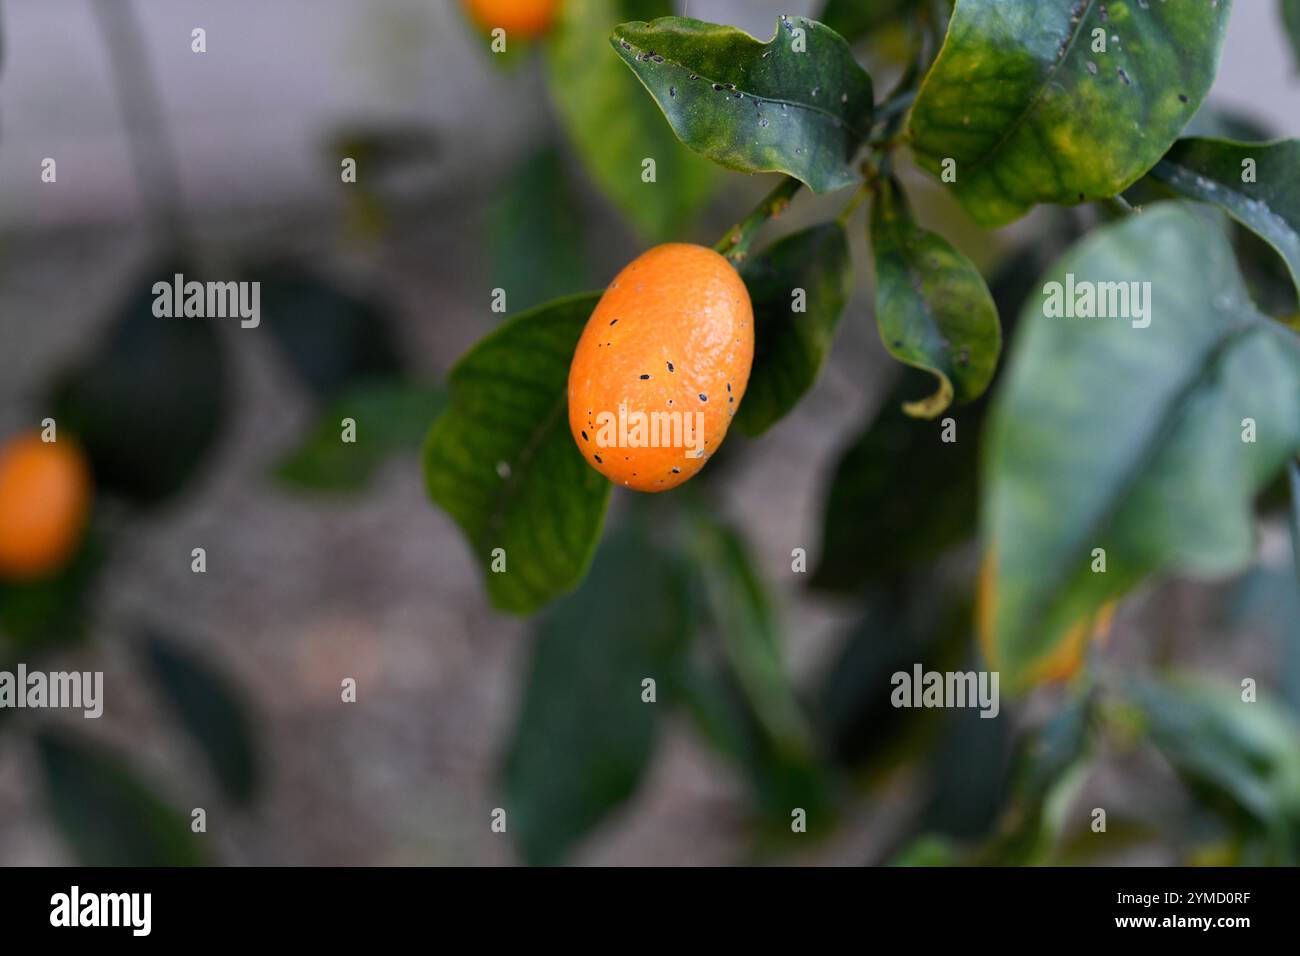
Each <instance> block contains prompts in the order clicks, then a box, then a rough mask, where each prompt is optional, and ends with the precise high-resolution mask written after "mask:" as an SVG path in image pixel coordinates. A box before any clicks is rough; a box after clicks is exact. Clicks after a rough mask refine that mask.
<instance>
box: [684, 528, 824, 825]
mask: <svg viewBox="0 0 1300 956" xmlns="http://www.w3.org/2000/svg"><path fill="white" fill-rule="evenodd" d="M687 552H688V554H689V556H690V563H689V565H688V568H687V569H688V571H689V573H690V579H691V582H692V583H693V584H694V585H695V586H696V590H695V591H694V592H693V595H692V596H693V598H694V604H693V605H692V612H691V620H692V622H693V623H694V625H695V626H696V627H697V628H699V629H701V630H705V631H707V632H708V633H710V634H711V635H713V636H714V637H715V638H716V643H715V645H714V650H715V656H716V658H717V662H716V664H715V666H714V667H712V668H711V669H706V668H703V667H700V666H698V665H697V666H695V667H694V668H693V669H692V670H690V671H689V672H688V673H687V676H686V678H685V679H684V682H683V687H682V694H683V697H684V699H685V702H686V705H687V708H688V710H689V712H690V713H691V716H692V717H693V718H694V719H695V720H696V722H697V724H698V725H699V726H700V728H701V730H703V732H704V734H705V736H706V738H707V739H709V741H710V742H711V743H712V744H713V745H714V746H715V747H717V748H718V749H719V750H720V751H721V752H722V753H723V754H724V755H725V756H727V757H728V758H729V759H731V760H732V761H733V762H734V763H735V764H737V766H739V767H740V769H741V770H742V771H743V772H744V773H745V776H746V778H747V779H748V781H749V783H750V786H751V788H752V790H753V793H754V796H755V799H756V802H757V804H758V809H759V811H760V814H761V816H762V821H761V823H762V834H761V835H762V836H763V837H764V838H765V840H766V842H768V843H778V842H785V840H786V839H787V838H788V837H789V836H790V834H791V830H790V819H791V817H790V813H791V810H792V809H793V808H795V807H799V808H802V809H803V810H804V811H805V813H806V814H807V819H806V823H807V832H808V833H810V834H818V833H828V832H830V830H831V829H832V827H833V823H834V807H833V802H832V794H831V789H830V781H829V779H828V777H827V774H826V773H825V771H824V769H823V768H822V766H821V764H820V763H819V761H818V759H817V754H816V752H815V745H814V741H813V736H812V728H811V725H810V723H809V721H808V719H807V716H806V714H805V713H804V709H803V706H802V704H801V703H800V701H799V700H798V697H797V695H796V693H795V690H794V687H793V686H792V683H791V681H790V678H789V677H788V676H787V674H786V667H785V663H784V661H783V656H784V655H783V651H784V648H783V644H784V641H783V635H782V633H781V622H780V619H779V615H778V614H777V612H776V609H775V607H774V606H773V604H772V602H771V600H770V599H769V597H768V592H767V588H766V587H765V585H764V583H763V581H762V580H761V578H760V577H759V574H758V572H757V569H756V568H755V567H754V564H753V560H752V558H751V557H750V554H749V552H748V549H747V548H746V546H745V544H744V542H743V541H742V540H741V538H740V536H739V535H738V534H737V533H736V532H735V531H734V530H733V529H732V528H731V527H729V526H727V525H725V524H722V523H720V522H719V521H717V520H715V519H713V518H712V517H711V516H710V515H708V514H705V513H696V514H694V515H692V516H691V520H690V531H689V533H688V541H687Z"/></svg>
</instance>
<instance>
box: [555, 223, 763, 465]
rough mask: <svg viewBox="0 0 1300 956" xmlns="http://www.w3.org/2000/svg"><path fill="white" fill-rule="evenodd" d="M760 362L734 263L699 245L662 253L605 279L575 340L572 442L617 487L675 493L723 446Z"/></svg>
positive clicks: (666, 247) (638, 260) (745, 296)
mask: <svg viewBox="0 0 1300 956" xmlns="http://www.w3.org/2000/svg"><path fill="white" fill-rule="evenodd" d="M753 361H754V310H753V306H752V305H751V303H750V301H749V290H747V289H746V288H745V283H744V282H743V281H742V280H741V278H740V276H739V275H738V274H737V273H736V270H735V269H734V268H732V265H731V263H729V262H728V261H727V260H726V259H724V258H723V257H722V256H720V255H719V254H718V253H716V252H714V251H713V250H712V249H706V248H705V247H704V246H694V245H687V244H684V243H668V244H666V245H662V246H656V247H655V248H653V249H651V250H649V251H648V252H646V253H643V254H642V255H640V256H638V257H637V258H636V259H634V260H632V262H630V263H629V264H628V265H627V267H626V268H625V269H624V270H623V271H622V272H620V273H619V274H618V276H617V277H616V278H615V279H614V281H613V282H611V283H610V285H609V288H608V289H606V290H605V294H604V295H603V296H602V297H601V299H600V303H599V304H598V305H597V306H596V311H594V312H593V313H592V314H591V318H590V319H588V320H587V327H586V328H585V329H584V330H583V333H582V338H581V339H579V341H578V348H577V350H576V351H575V353H574V356H573V364H572V366H571V367H570V369H569V428H570V430H571V431H572V432H573V440H574V441H576V442H577V443H578V449H579V450H580V451H581V452H582V456H583V457H584V458H586V459H587V461H589V462H590V463H591V464H592V466H593V467H594V468H595V469H596V470H597V471H599V472H600V473H601V474H602V475H604V476H605V477H606V478H608V479H609V480H610V481H613V482H615V483H617V484H620V485H623V486H624V487H627V488H633V489H635V490H637V491H667V490H668V489H669V488H675V487H677V486H678V485H680V484H681V483H682V482H684V481H686V480H687V479H689V478H690V477H691V476H692V475H694V474H695V473H696V472H698V471H699V470H700V469H701V468H703V467H704V463H705V461H707V460H708V458H709V456H710V455H712V454H713V453H714V452H716V451H717V450H718V446H719V445H721V444H722V439H723V438H724V437H725V436H726V434H727V428H728V426H730V424H731V419H732V416H734V415H735V414H736V409H737V408H739V407H740V400H741V399H742V398H743V397H744V395H745V386H746V385H747V384H748V382H749V369H750V366H751V365H752V364H753Z"/></svg>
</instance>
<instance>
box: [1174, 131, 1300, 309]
mask: <svg viewBox="0 0 1300 956" xmlns="http://www.w3.org/2000/svg"><path fill="white" fill-rule="evenodd" d="M1151 174H1152V175H1153V176H1155V177H1156V178H1157V179H1159V180H1160V181H1161V182H1164V183H1167V184H1168V185H1169V186H1170V187H1172V188H1173V189H1175V190H1176V191H1178V192H1180V193H1182V194H1183V195H1184V196H1190V197H1191V198H1192V199H1199V200H1201V201H1202V202H1208V203H1213V204H1214V205H1216V206H1218V207H1219V208H1221V209H1223V210H1224V211H1225V212H1227V213H1228V215H1230V216H1232V218H1233V219H1236V220H1237V221H1238V222H1240V223H1241V224H1242V225H1243V226H1246V227H1247V228H1249V229H1251V230H1252V231H1254V232H1255V233H1256V234H1257V235H1258V236H1259V237H1260V238H1262V239H1264V240H1265V241H1266V242H1267V243H1268V244H1269V245H1270V246H1272V247H1273V248H1274V249H1275V250H1277V253H1278V255H1280V256H1281V257H1282V259H1283V261H1285V262H1286V264H1287V268H1288V269H1290V271H1291V277H1292V280H1293V281H1294V282H1295V285H1296V288H1298V289H1300V139H1286V140H1278V141H1277V142H1273V143H1234V142H1229V141H1228V140H1222V139H1182V140H1179V141H1178V142H1177V143H1175V144H1174V147H1173V149H1171V150H1170V151H1169V152H1168V153H1167V154H1166V155H1165V158H1164V159H1163V160H1161V161H1160V162H1159V163H1158V164H1157V165H1156V168H1155V169H1153V170H1152V171H1151Z"/></svg>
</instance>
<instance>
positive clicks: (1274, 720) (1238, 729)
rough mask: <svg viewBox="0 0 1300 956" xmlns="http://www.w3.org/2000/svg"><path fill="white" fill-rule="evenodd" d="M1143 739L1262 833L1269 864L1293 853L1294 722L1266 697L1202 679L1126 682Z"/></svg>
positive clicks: (1298, 777) (1296, 844) (1298, 810)
mask: <svg viewBox="0 0 1300 956" xmlns="http://www.w3.org/2000/svg"><path fill="white" fill-rule="evenodd" d="M1129 694H1130V695H1131V697H1132V699H1133V701H1134V703H1136V704H1137V706H1138V708H1139V710H1140V711H1141V713H1142V715H1143V717H1144V718H1145V723H1146V728H1147V732H1148V735H1149V737H1150V739H1151V742H1152V743H1153V744H1154V745H1155V746H1156V748H1157V749H1158V750H1159V751H1160V752H1161V754H1163V755H1164V757H1165V759H1167V760H1168V761H1169V762H1170V764H1172V765H1173V767H1174V769H1175V770H1176V771H1178V774H1179V776H1181V777H1182V778H1183V779H1184V780H1185V781H1186V782H1187V783H1188V784H1189V785H1190V786H1191V788H1192V789H1193V791H1194V792H1196V793H1197V794H1198V795H1200V796H1201V797H1202V798H1203V799H1206V800H1207V801H1208V802H1211V803H1213V802H1216V801H1226V802H1227V803H1228V804H1229V805H1230V806H1231V807H1232V808H1234V809H1235V810H1236V811H1237V812H1239V813H1243V814H1245V815H1246V816H1248V817H1249V818H1250V819H1252V820H1254V821H1255V822H1256V823H1257V824H1258V825H1260V826H1261V827H1262V828H1263V829H1264V830H1265V831H1266V832H1267V833H1268V835H1269V837H1270V839H1269V848H1270V850H1271V852H1272V853H1274V854H1277V858H1276V859H1275V860H1274V862H1280V863H1284V864H1288V865H1294V864H1295V863H1296V861H1297V859H1300V749H1297V747H1296V741H1297V740H1298V739H1300V726H1297V724H1296V723H1295V721H1294V720H1293V719H1291V717H1290V716H1289V715H1288V714H1287V712H1286V711H1284V710H1282V709H1281V708H1278V707H1276V706H1274V705H1273V704H1272V703H1271V702H1269V701H1267V700H1257V701H1252V702H1250V703H1247V702H1244V701H1243V700H1242V699H1241V691H1240V688H1237V687H1234V686H1233V685H1214V684H1210V683H1207V682H1205V681H1203V680H1193V679H1186V678H1183V679H1178V680H1176V681H1175V682H1173V683H1171V684H1168V685H1161V684H1157V683H1155V682H1152V681H1141V682H1134V683H1133V684H1132V685H1131V686H1130V688H1129Z"/></svg>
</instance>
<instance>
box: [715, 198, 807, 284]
mask: <svg viewBox="0 0 1300 956" xmlns="http://www.w3.org/2000/svg"><path fill="white" fill-rule="evenodd" d="M802 186H803V183H801V182H799V180H797V179H795V178H794V177H793V176H785V177H783V178H782V179H781V182H780V183H778V184H777V187H776V188H775V189H773V190H772V191H771V192H770V193H768V194H767V196H766V197H765V198H764V199H763V201H762V202H760V203H759V204H758V205H757V206H755V207H754V211H753V212H751V213H750V214H749V215H748V216H746V217H745V218H744V219H742V220H741V221H740V222H738V223H736V224H735V225H734V226H732V227H731V228H730V229H728V230H727V234H726V235H725V236H723V237H722V239H721V240H720V241H719V242H718V244H717V245H715V246H714V247H713V248H714V249H715V250H717V251H718V252H720V253H722V255H723V256H724V257H725V258H726V259H727V260H728V261H729V262H730V263H731V264H732V265H733V266H739V265H740V263H742V262H744V261H745V258H746V257H747V256H748V255H749V247H750V245H752V244H753V242H754V237H755V236H757V235H758V231H759V230H760V229H762V228H763V226H764V224H765V223H766V222H767V221H768V220H769V219H776V218H777V217H779V216H780V215H781V213H783V212H785V211H786V209H788V208H789V206H790V200H791V198H792V197H793V196H794V194H795V193H797V192H798V191H799V189H800V187H802Z"/></svg>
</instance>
